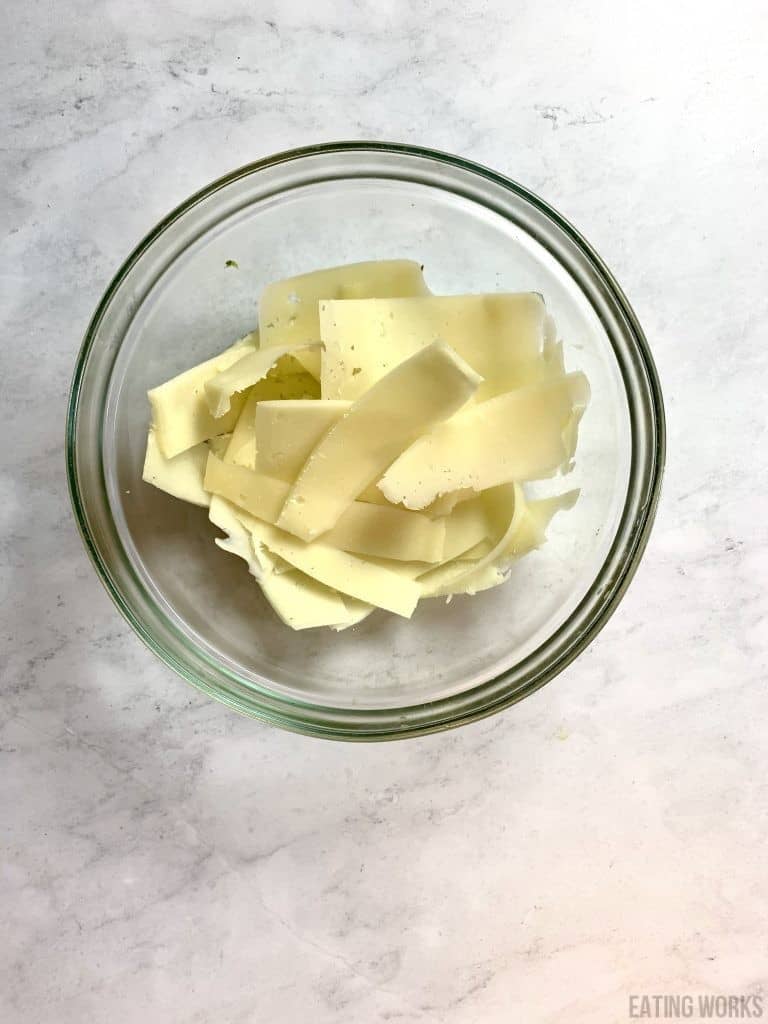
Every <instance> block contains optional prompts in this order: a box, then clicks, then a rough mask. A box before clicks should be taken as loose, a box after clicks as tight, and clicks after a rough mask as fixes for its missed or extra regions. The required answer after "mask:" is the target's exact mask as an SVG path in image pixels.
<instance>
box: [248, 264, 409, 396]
mask: <svg viewBox="0 0 768 1024" xmlns="http://www.w3.org/2000/svg"><path fill="white" fill-rule="evenodd" d="M428 292H429V289H428V288H427V286H426V284H425V283H424V277H423V274H422V272H421V267H420V266H419V264H418V263H414V262H413V261H412V260H379V261H373V262H366V263H350V264H347V265H346V266H341V267H331V268H329V269H328V270H316V271H313V272H312V273H309V274H301V275H299V276H298V277H289V278H287V279H286V280H283V281H276V282H274V283H273V284H269V285H267V287H266V288H265V289H264V291H263V292H262V293H261V298H260V299H259V326H260V330H261V344H262V347H263V348H271V347H272V346H274V345H302V344H305V343H306V342H314V341H319V340H320V323H319V319H318V303H319V301H320V300H321V299H362V298H374V297H378V298H382V299H384V298H388V297H390V296H393V295H406V296H407V295H427V294H428ZM297 358H298V360H299V361H300V362H301V363H302V365H303V366H304V367H305V368H306V369H307V370H308V371H309V372H310V373H312V374H313V376H315V377H316V378H317V379H319V378H320V356H319V354H318V353H317V352H315V351H312V352H301V353H297Z"/></svg>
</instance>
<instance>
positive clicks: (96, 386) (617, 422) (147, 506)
mask: <svg viewBox="0 0 768 1024" xmlns="http://www.w3.org/2000/svg"><path fill="white" fill-rule="evenodd" d="M392 257H403V258H410V259H415V260H418V261H419V262H421V263H423V264H424V266H425V277H426V279H427V283H428V284H429V286H430V288H431V289H432V291H433V292H435V293H441V294H442V293H445V294H450V293H455V292H473V291H476V292H479V291H496V290H499V291H527V290H531V291H538V292H541V293H542V294H543V295H544V296H545V298H546V301H547V304H548V307H549V309H550V311H551V312H552V313H553V314H554V317H555V320H556V323H557V326H558V329H559V333H560V336H561V337H562V338H563V340H564V343H565V353H566V363H567V366H568V368H569V369H581V370H584V371H585V372H586V374H587V376H588V378H589V381H590V384H591V388H592V400H591V404H590V406H589V408H588V411H587V414H586V416H585V417H584V420H583V422H582V426H581V432H580V440H579V448H578V451H577V461H576V470H575V472H574V474H573V475H572V476H571V477H569V478H567V481H566V483H565V484H564V487H563V489H565V486H567V487H571V486H574V485H575V486H579V487H580V488H581V491H582V493H581V497H580V500H579V501H578V502H577V504H576V506H575V508H574V509H573V510H572V511H570V512H568V513H566V514H562V515H560V516H557V517H556V518H555V520H554V521H553V524H552V527H551V532H550V538H549V540H548V542H547V543H546V545H545V546H544V547H543V548H542V549H541V550H539V551H536V552H534V553H532V554H530V555H528V556H527V557H525V558H524V559H522V560H520V561H519V562H517V563H516V564H515V565H514V567H513V569H512V573H511V578H510V579H509V581H508V582H507V583H505V584H504V585H503V586H501V587H498V588H496V589H495V590H491V591H488V592H486V593H483V594H479V595H477V596H475V597H460V598H455V599H454V600H453V601H452V602H451V603H450V604H446V603H445V602H444V601H442V600H431V601H425V602H421V603H420V605H419V607H418V609H417V610H416V613H415V614H414V617H413V619H412V620H411V621H406V620H403V619H400V618H396V617H395V616H392V615H388V614H386V613H384V612H376V613H374V614H373V615H372V616H371V617H370V618H368V619H367V620H365V621H364V622H363V623H362V624H360V625H359V626H358V627H356V628H354V629H350V630H348V631H347V632H343V633H340V634H337V633H333V632H331V631H330V630H308V631H306V632H299V633H296V632H293V631H292V630H290V629H288V627H286V626H284V625H283V624H282V623H281V622H279V621H278V619H277V618H276V616H275V615H274V614H273V612H272V611H271V609H270V608H269V606H268V605H267V604H266V602H265V600H264V598H263V597H262V595H261V591H260V589H259V587H258V586H257V585H256V584H255V583H254V581H253V580H252V578H251V577H250V576H249V575H248V572H247V568H246V566H245V565H244V563H242V562H241V561H240V560H239V559H235V558H232V557H231V556H227V555H225V554H224V553H222V552H221V551H220V550H219V549H218V548H217V547H216V546H215V545H214V544H213V537H214V536H215V535H216V534H217V531H215V529H214V527H213V526H212V525H211V524H210V523H209V522H208V519H207V517H206V513H205V510H203V509H198V508H194V507H192V506H189V505H184V504H182V503H181V502H178V501H176V500H174V499H173V498H171V497H169V496H167V495H165V494H163V493H161V492H159V491H157V490H155V489H154V488H153V487H150V486H148V485H145V484H144V483H142V480H141V471H142V462H143V456H144V445H145V439H146V431H147V425H148V420H149V406H148V402H147V400H146V391H147V389H148V388H150V387H152V386H154V385H156V384H158V383H160V382H161V381H164V380H166V379H167V378H168V377H171V376H173V375H174V374H176V373H178V372H180V371H181V370H184V369H186V368H188V367H189V366H192V365H193V364H194V363H197V362H199V361H201V360H202V359H204V358H206V357H208V356H209V355H211V354H213V353H214V352H216V351H218V350H220V349H223V348H225V347H226V346H227V345H228V344H230V342H231V341H232V340H234V339H235V338H237V337H240V336H241V335H244V334H246V333H247V332H248V331H250V330H251V329H252V328H253V327H254V326H255V324H256V321H257V306H256V299H257V296H258V294H259V291H260V289H261V288H262V286H263V285H265V284H266V283H267V282H269V281H273V280H277V279H278V278H282V277H286V276H290V275H293V274H297V273H302V272H305V271H308V270H313V269H316V268H321V267H328V266H333V265H336V264H341V263H347V262H354V261H358V260H372V259H385V258H392ZM231 261H235V264H236V266H235V265H233V264H232V262H231ZM663 456H664V417H663V407H662V399H661V393H660V390H659V384H658V380H657V377H656V372H655V369H654V366H653V361H652V359H651V356H650V353H649V351H648V347H647V345H646V342H645V339H644V337H643V333H642V330H641V328H640V326H639V324H638V322H637V320H636V318H635V316H634V314H633V312H632V310H631V308H630V306H629V303H628V302H627V300H626V298H625V297H624V295H623V294H622V292H621V290H620V289H619V287H618V285H617V284H616V282H615V281H614V280H613V278H612V277H611V275H610V273H609V271H608V270H607V269H606V267H605V266H604V264H603V263H602V261H601V260H600V258H599V257H598V256H597V255H596V254H595V252H594V251H593V250H592V249H591V248H590V246H589V245H588V244H587V242H585V241H584V239H583V238H582V237H581V236H580V235H579V234H578V232H577V231H576V230H575V229H574V228H573V227H571V225H570V224H568V223H567V221H565V220H563V218H562V217H561V216H560V215H559V214H557V213H556V212H555V211H554V210H552V209H551V208H550V207H549V206H547V205H546V204H545V203H544V202H542V200H540V199H538V198H537V197H536V196H534V195H532V194H531V193H530V192H528V191H527V190H526V189H524V188H521V187H520V186H519V185H516V184H515V183H514V182H512V181H510V180H508V179H506V178H504V177H502V176H501V175H498V174H495V173H494V172H493V171H490V170H488V169H486V168H484V167H480V166H478V165H476V164H472V163H469V162H468V161H466V160H462V159H459V158H457V157H453V156H448V155H446V154H444V153H438V152H433V151H430V150H424V149H417V148H414V147H410V146H402V145H389V144H378V143H370V142H344V143H331V144H328V145H323V146H313V147H310V148H306V149H300V150H294V151H291V152H287V153H280V154H278V155H276V156H273V157H270V158H269V159H266V160H261V161H259V162H257V163H254V164H250V165H249V166H247V167H243V168H241V169H240V170H237V171H234V172H233V173H231V174H229V175H228V176H227V177H225V178H222V179H220V180H219V181H216V182H214V183H213V184H211V185H209V186H208V187H207V188H205V189H203V190H202V191H201V192H198V193H197V195H194V196H192V197H191V198H190V199H188V200H187V201H186V202H185V203H183V204H182V205H181V206H180V207H178V209H176V210H174V212H173V213H171V214H170V215H169V216H168V217H166V219H165V220H163V221H162V222H161V223H160V224H158V226H157V227H156V228H155V229H154V231H152V232H151V233H150V234H149V236H148V237H147V238H145V239H144V241H143V242H142V243H141V244H140V245H139V246H138V248H136V250H135V251H134V252H133V253H132V254H131V255H130V256H129V257H128V259H127V260H126V262H125V263H124V265H123V266H122V267H121V268H120V270H119V272H118V274H117V276H116V277H115V278H114V280H113V281H112V283H111V284H110V285H109V288H108V289H107V292H106V294H105V296H104V298H103V299H102V301H101V303H100V304H99V307H98V309H97V310H96V312H95V314H94V316H93V319H92V321H91V323H90V326H89V327H88V331H87V333H86V336H85V340H84V342H83V346H82V349H81V351H80V355H79V357H78V361H77V366H76V369H75V374H74V379H73V383H72V392H71V398H70V405H69V412H68V420H67V464H68V473H69V484H70V491H71V496H72V502H73V506H74V512H75V516H76V519H77V522H78V526H79V528H80V530H81V533H82V536H83V539H84V541H85V545H86V547H87V549H88V552H89V554H90V556H91V558H92V559H93V562H94V565H95V566H96V569H97V571H98V573H99V575H100V576H101V578H102V580H103V582H104V584H105V586H106V588H107V590H108V591H109V593H110V595H111V596H112V598H113V599H114V601H115V603H116V604H117V606H118V608H119V609H120V610H121V612H122V613H123V614H124V615H125V617H126V618H127V619H128V621H129V622H130V624H131V625H132V626H133V628H134V629H135V630H136V632H137V633H138V634H139V636H140V637H141V638H142V639H143V640H144V641H145V642H146V643H147V644H148V645H149V646H150V647H151V649H152V650H153V651H155V653H156V654H158V655H159V657H160V658H162V659H163V661H165V662H166V664H168V665H169V666H170V667H171V668H173V669H175V670H176V671H177V672H178V673H180V674H181V675H182V676H183V677H184V678H185V679H187V680H188V681H189V682H190V683H192V684H193V685H194V686H196V687H198V688H199V689H201V690H204V691H205V692H206V693H208V694H210V695H211V696H213V697H216V698H218V699H219V700H221V701H224V702H225V703H226V704H228V705H230V706H231V707H233V708H236V709H237V710H238V711H241V712H244V713H246V714H249V715H253V716H255V717H257V718H260V719H263V720H265V721H269V722H272V723H274V724H276V725H280V726H283V727H286V728H289V729H294V730H298V731H300V732H305V733H310V734H313V735H318V736H327V737H333V738H337V739H390V738H396V737H402V736H413V735H416V734H421V733H425V732H431V731H434V730H438V729H445V728H448V727H450V726H455V725H458V724H460V723H463V722H468V721H471V720H473V719H476V718H479V717H481V716H483V715H487V714H490V713H491V712H494V711H498V710H500V709H501V708H504V707H506V706H507V705H509V704H512V703H513V702H515V701H517V700H520V699H521V698H522V697H524V696H526V695H527V694H529V693H532V692H533V691H534V690H535V689H537V688H538V687H539V686H541V685H543V684H544V683H545V682H547V681H548V680H549V679H551V678H552V677H553V676H554V675H556V674H557V673H558V672H560V671H561V670H562V669H563V668H564V667H565V666H566V665H567V664H568V663H569V662H570V661H571V660H572V659H573V658H574V657H575V656H576V655H577V654H578V653H579V652H580V651H582V650H583V649H584V648H585V647H586V645H587V644H588V643H589V642H590V640H591V639H592V638H593V637H594V636H595V635H596V633H597V632H598V630H599V629H600V628H601V627H602V626H603V625H604V623H605V622H606V620H607V619H608V617H609V616H610V614H611V612H612V611H613V609H614V608H615V607H616V605H617V603H618V601H619V600H620V598H621V596H622V594H623V592H624V590H625V589H626V586H627V584H628V583H629V580H630V578H631V576H632V574H633V572H634V570H635V568H636V567H637V564H638V561H639V559H640V557H641V554H642V552H643V548H644V546H645V543H646V540H647V538H648V532H649V529H650V526H651V522H652V519H653V514H654V509H655V506H656V502H657V499H658V494H659V485H660V479H661V472H662V465H663Z"/></svg>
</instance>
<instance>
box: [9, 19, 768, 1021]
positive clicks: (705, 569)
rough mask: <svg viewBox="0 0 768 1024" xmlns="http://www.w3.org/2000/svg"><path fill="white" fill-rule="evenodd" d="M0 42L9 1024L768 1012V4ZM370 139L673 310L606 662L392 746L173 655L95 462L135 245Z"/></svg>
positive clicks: (166, 27)
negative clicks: (664, 465) (650, 525)
mask: <svg viewBox="0 0 768 1024" xmlns="http://www.w3.org/2000/svg"><path fill="white" fill-rule="evenodd" d="M0 23H1V26H2V31H1V32H0V48H1V49H2V65H1V66H2V71H0V74H2V81H3V89H2V99H1V100H0V169H1V173H0V210H2V223H1V227H2V232H3V245H2V256H1V257H0V274H1V277H0V313H1V315H2V322H3V325H4V333H3V340H2V344H1V346H0V417H1V422H2V431H3V433H2V436H3V438H4V443H3V446H2V454H0V520H1V521H2V531H1V532H0V580H1V581H2V592H3V601H2V607H1V608H0V642H1V643H2V664H1V665H0V672H1V673H2V690H1V692H0V701H1V702H2V712H1V717H0V765H1V766H2V767H0V830H1V831H0V843H1V846H2V848H1V850H0V909H1V910H2V918H3V935H2V938H0V1021H2V1024H49V1022H56V1024H88V1022H102V1021H111V1022H113V1024H134V1022H141V1024H146V1022H155V1021H158V1022H163V1024H193V1022H194V1024H209V1022H210V1024H240V1022H243V1024H245V1022H248V1024H251V1022H259V1024H260V1022H270V1024H272V1022H275V1024H276V1022H280V1024H283V1022H285V1024H293V1022H296V1021H313V1022H317V1024H329V1022H334V1024H336V1022H339V1024H341V1022H354V1024H362V1022H365V1024H372V1022H377V1021H402V1022H404V1024H416V1022H419V1024H437V1022H447V1024H465V1022H466V1024H476V1022H480V1021H482V1022H492V1024H497V1022H498V1024H505V1022H507V1021H525V1022H527V1024H538V1022H559V1021H568V1022H569V1024H586V1022H590V1024H591V1022H600V1024H603V1022H609V1021H610V1022H613V1021H624V1020H626V1019H628V997H629V994H631V993H647V992H651V993H653V992H693V993H698V992H713V993H724V994H731V993H759V992H760V991H765V986H766V984H768V951H767V950H766V935H767V934H768V895H767V894H766V867H765V864H766V841H767V840H768V783H766V757H767V756H768V740H767V739H766V735H767V733H766V721H768V692H767V690H766V654H767V653H768V624H767V623H766V615H767V614H768V594H767V593H766V580H767V579H768V547H767V546H766V544H767V540H768V527H767V526H766V523H767V522H768V500H767V498H766V456H765V449H766V440H768V438H767V437H766V412H765V409H766V406H765V387H766V380H767V379H768V346H767V345H766V323H768V288H766V282H767V281H768V246H767V245H766V240H765V239H766V224H768V193H767V192H766V180H767V179H768V119H766V116H765V112H766V110H768V71H766V63H765V32H766V27H767V26H766V16H765V8H764V5H763V4H762V3H759V2H748V0H743V2H742V0H737V2H736V3H734V4H725V3H718V2H711V3H702V2H700V0H699V2H692V0H683V2H680V3H669V2H662V0H649V2H647V3H646V4H643V5H639V4H638V5H630V4H625V3H623V2H619V3H617V2H615V0H614V2H609V0H591V2H585V0H574V2H571V3H569V4H562V3H556V2H554V0H540V2H537V3H534V2H532V0H521V2H509V0H488V2H486V3H477V2H476V0H471V2H469V3H459V2H457V0H423V2H418V3H406V2H405V0H387V2H385V3H373V2H372V0H354V2H353V0H338V2H331V0H317V2H315V3H313V4H310V5H306V4H301V3H297V2H296V0H288V2H283V3H277V2H275V0H271V2H270V0H266V2H257V3H254V2H250V3H247V2H245V0H229V2H228V3H227V4H225V5H217V4H211V3H210V2H206V3H203V2H201V0H180V2H178V3H174V4H156V3H150V2H147V0H134V2H131V3H128V2H127V0H95V2H94V0H89V2H87V3H86V2H85V0H62V2H60V3H58V4H51V3H42V2H30V0H25V2H21V0H5V3H4V5H3V10H2V12H1V13H0ZM343 137H363V138H390V139H398V140H402V141H407V142H418V143H424V144H427V145H431V146H434V147H437V148H444V149H448V150H450V151H453V152H457V153H461V154H464V155H466V156H468V157H471V158H474V159H476V160H478V161H480V162H483V163H486V164H489V165H491V166H493V167H496V168H498V169H499V170H501V171H503V172H505V173H508V174H509V175H510V176H512V177H514V178H517V179H518V180H520V181H522V182H523V183H524V184H526V185H528V186H529V187H530V188H532V189H533V190H534V191H536V192H539V193H541V194H542V195H544V196H546V197H547V198H548V199H549V200H550V201H551V202H552V203H553V204H554V205H556V206H557V207H558V208H560V209H561V210H562V212H563V213H564V214H565V215H566V216H568V217H569V218H570V219H571V220H572V221H573V222H574V223H576V224H577V225H578V226H579V227H580V228H581V229H582V230H583V231H584V233H585V234H586V235H587V237H588V238H589V239H590V240H591V241H592V242H593V244H594V245H595V246H596V248H597V249H598V251H599V252H601V254H602V255H603V256H604V257H605V259H606V261H607V262H608V264H609V265H610V266H611V267H612V268H613V270H614V271H615V273H616V275H617V277H618V278H619V280H620V281H621V282H622V284H623V285H624V287H625V289H626V291H627V293H628V295H629V296H630V299H631V300H632V302H633V303H634V305H635V308H636V310H637V312H638V314H639V316H640V318H641V320H642V322H643V324H644V325H645V328H646V330H647V333H648V336H649V339H650V342H651V344H652V346H653V350H654V353H655V355H656V358H657V361H658V365H659V370H660V373H661V376H662V380H663V382H664V386H665V392H666V399H667V411H668V417H669V436H670V454H669V460H668V472H667V477H666V486H665V491H664V498H663V503H662V506H661V509H660V515H659V519H658V524H657V528H656V531H655V533H654V535H653V538H652V541H651V544H650V546H649V549H648V552H647V555H646V558H645V561H644V563H643V565H642V567H641V569H640V571H639V573H638V575H637V578H636V581H635V583H634V585H633V586H632V588H631V590H630V592H629V594H628V596H627V597H626V599H625V601H624V603H623V604H622V606H621V608H620V609H619V611H618V612H617V614H616V615H615V617H614V618H613V620H612V621H611V622H610V624H609V625H608V627H607V628H606V629H605V631H604V632H603V633H602V635H601V636H600V637H599V638H598V640H597V641H596V642H595V643H594V644H593V646H592V647H591V648H590V649H589V651H588V652H587V653H586V654H585V655H584V656H583V657H582V658H580V659H579V660H578V661H577V662H576V663H575V664H573V665H572V666H571V667H570V668H569V669H568V670H567V671H566V672H565V673H564V674H563V675H562V676H561V677H560V678H559V679H558V680H557V681H556V682H555V683H554V684H552V685H550V686H548V687H546V688H545V689H544V690H542V691H541V692H539V693H538V694H536V695H535V696H534V697H532V698H531V699H529V700H527V701H525V702H524V703H523V704H521V705H519V706H518V707H516V708H514V709H513V710H511V711H509V712H507V713H506V714H504V715H502V716H500V717H496V718H494V719H490V720H487V721H485V722H483V723H480V724H478V725H475V726H472V727H469V728H466V729H464V730H461V731H458V732H454V733H451V734H448V735H444V736H437V737H431V738H427V739H424V740H418V741H414V742H408V743H403V744H395V745H386V746H381V745H379V746H371V747H358V746H347V745H341V744H332V743H323V742H319V741H311V740H307V739H303V738H301V737H297V736H292V735H288V734H284V733H281V732H279V731H276V730H273V729H269V728H266V727H264V726H261V725H259V724H257V723H254V722H251V721H248V720H246V719H243V718H239V717H237V716H236V715H235V714H233V713H231V712H229V711H227V710H226V709H225V708H223V707H221V706H219V705H218V704H215V703H213V702H211V701H208V700H206V699H204V698H202V697H201V696H199V695H197V693H196V692H195V691H193V690H192V689H190V688H189V687H187V686H186V685H185V684H183V683H182V682H181V681H180V680H179V679H177V678H176V677H175V676H174V675H172V674H171V673H170V672H169V671H167V670H166V669H165V668H163V667H162V666H161V665H160V664H159V663H158V662H157V661H156V660H155V659H154V658H153V656H152V655H151V654H150V653H149V652H148V651H147V650H145V648H144V647H143V646H142V645H141V643H140V642H139V641H138V640H137V639H136V638H135V637H134V635H133V634H132V633H131V632H130V630H129V628H128V626H127V625H126V624H125V623H124V622H123V621H122V619H121V618H120V617H119V615H118V613H117V612H116V610H115V609H114V608H113V607H112V605H111V603H110V602H109V600H108V598H107V596H106V594H105V593H104V592H103V590H102V588H101V586H100V584H99V583H98V581H97V579H96V577H95V575H94V573H93V572H92V570H91V568H90V565H89V564H88V561H87V559H86V556H85V554H84V552H83V550H82V547H81V544H80V541H79V538H78V536H77V533H76V530H75V528H74V526H73V523H72V520H71V517H70V511H69V504H68V500H67V494H66V484H65V474H64V466H63V458H62V435H63V429H64V410H65V402H66V395H67V388H68V384H69V377H70V373H71V370H72V367H73V362H74V358H75V354H76V351H77V348H78V345H79V341H80V337H81V335H82V332H83V330H84V327H85V325H86V323H87V320H88V316H89V314H90V312H91V310H92V308H93V307H94V305H95V303H96V301H97V300H98V298H99V295H100V293H101V290H102V289H103V287H104V286H105V284H106V282H107V280H108V278H109V277H110V275H111V274H112V273H113V271H114V270H115V268H116V267H117V266H118V264H119V262H120V261H121V259H122V258H123V257H124V256H125V254H126V253H127V252H128V251H129V250H130V248H131V247H132V246H133V245H134V244H135V243H136V241H137V240H138V239H139V238H140V237H141V236H142V235H143V234H144V233H145V232H146V231H147V230H148V229H149V228H150V227H151V226H152V225H153V223H154V222H155V221H156V220H157V219H158V218H159V217H160V216H162V215H163V214H164V213H165V212H166V211H167V210H168V209H170V208H171V207H172V206H174V205H175V204H176V203H178V202H179V201H181V200H182V199H183V198H184V197H186V196H187V195H188V194H189V193H191V192H193V191H194V190H195V189H197V188H199V187H200V186H202V185H203V184H205V183H206V182H208V181H209V180H210V179H212V178H214V177H216V176H218V175H220V174H222V173H224V172H226V171H227V170H229V169H230V168H232V167H234V166H237V165H239V164H242V163H245V162H247V161H248V160H251V159H254V158H257V157H260V156H263V155H267V154H269V153H271V152H274V151H275V150H280V149H284V148H288V147H291V146H294V145H300V144H305V143H310V142H314V141H319V140H323V139H332V138H343ZM761 986H762V988H761ZM766 995H767V996H768V992H766ZM765 1012H766V1013H768V1007H766V1009H765Z"/></svg>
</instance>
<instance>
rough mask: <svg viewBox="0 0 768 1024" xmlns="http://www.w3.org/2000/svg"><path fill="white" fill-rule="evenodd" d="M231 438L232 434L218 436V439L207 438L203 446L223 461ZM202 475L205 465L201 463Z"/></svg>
mask: <svg viewBox="0 0 768 1024" xmlns="http://www.w3.org/2000/svg"><path fill="white" fill-rule="evenodd" d="M239 422H240V421H239V420H238V423H239ZM232 436H233V435H232V434H219V436H218V437H209V438H208V440H207V441H204V442H203V444H205V445H207V446H208V450H209V451H212V452H213V454H214V455H218V456H219V458H220V459H223V458H224V456H225V455H226V453H227V448H229V446H230V444H231V442H232ZM203 474H205V463H203Z"/></svg>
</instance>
